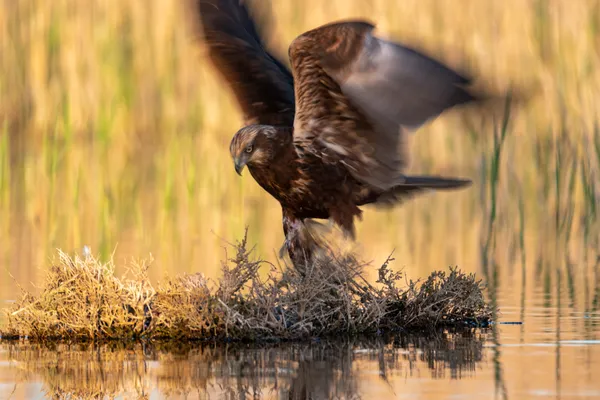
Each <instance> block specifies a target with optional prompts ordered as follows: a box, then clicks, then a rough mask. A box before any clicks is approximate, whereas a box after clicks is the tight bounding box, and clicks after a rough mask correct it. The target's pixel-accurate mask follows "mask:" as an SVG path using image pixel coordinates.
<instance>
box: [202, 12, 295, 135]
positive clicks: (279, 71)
mask: <svg viewBox="0 0 600 400" xmlns="http://www.w3.org/2000/svg"><path fill="white" fill-rule="evenodd" d="M193 1H194V8H195V14H196V15H197V18H198V20H199V22H200V24H199V25H200V26H199V28H200V29H199V33H200V36H201V39H202V41H203V42H204V44H205V46H206V48H207V50H208V55H209V58H210V60H211V61H212V63H213V65H214V66H215V69H216V70H217V71H219V73H220V74H221V76H222V77H223V78H224V79H225V80H226V81H227V83H228V84H229V86H230V87H231V89H232V90H233V93H234V95H235V98H236V100H237V102H238V104H239V106H240V108H241V109H242V112H243V113H244V117H245V120H246V123H247V124H250V123H258V124H268V125H285V126H292V124H293V120H294V112H295V104H294V82H293V77H292V74H291V72H290V71H289V69H288V68H286V67H285V65H284V64H283V62H281V61H280V60H279V59H278V58H277V57H275V56H274V55H273V53H271V52H269V51H268V50H267V49H266V46H265V45H264V43H263V41H262V39H261V36H260V34H259V29H258V26H257V23H256V22H255V21H254V20H253V19H252V17H251V15H250V10H249V9H248V7H247V5H246V2H244V1H242V0H193ZM263 25H264V24H263ZM262 28H263V29H262V30H263V31H264V30H265V26H262Z"/></svg>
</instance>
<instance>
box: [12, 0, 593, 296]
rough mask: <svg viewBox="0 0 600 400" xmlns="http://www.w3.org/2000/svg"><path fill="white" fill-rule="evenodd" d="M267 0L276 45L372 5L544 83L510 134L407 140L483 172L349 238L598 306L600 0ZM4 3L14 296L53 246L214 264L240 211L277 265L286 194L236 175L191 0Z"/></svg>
mask: <svg viewBox="0 0 600 400" xmlns="http://www.w3.org/2000/svg"><path fill="white" fill-rule="evenodd" d="M269 3H272V12H273V14H274V18H273V23H274V26H273V29H274V31H273V36H272V37H269V38H268V41H269V43H271V44H272V45H273V46H274V47H275V48H276V49H277V50H278V51H279V52H280V53H281V54H287V45H288V44H289V43H290V41H291V40H292V39H293V38H294V37H295V36H296V35H298V34H300V33H302V32H304V31H306V30H308V29H310V28H314V27H316V26H318V25H320V24H323V23H326V22H330V21H333V20H336V19H340V18H347V17H365V18H368V19H370V20H372V21H374V22H376V23H377V25H378V30H379V32H380V33H381V34H382V35H385V36H388V37H391V38H393V39H395V40H398V41H401V42H403V43H406V44H408V45H412V46H417V47H420V48H423V49H424V50H426V51H427V52H429V53H431V54H433V55H439V57H441V58H443V59H445V60H449V61H450V62H452V61H454V62H455V63H456V64H457V65H461V64H466V65H467V66H468V67H469V68H471V69H472V70H473V71H474V72H475V76H476V78H477V79H479V80H480V81H482V82H485V83H486V84H487V85H490V86H492V87H494V88H506V87H508V86H510V85H515V86H517V87H518V86H520V85H522V86H523V87H535V88H536V95H535V97H533V98H532V99H530V101H529V102H528V103H527V104H526V106H525V107H522V108H519V109H517V110H516V111H515V112H513V113H512V114H511V118H510V121H509V125H508V129H507V130H506V137H505V140H504V141H503V142H500V141H499V139H497V143H495V141H494V138H495V137H496V138H499V137H500V136H501V133H500V128H499V126H500V125H501V121H497V124H496V125H495V126H496V128H494V127H493V126H492V124H489V123H488V124H482V125H481V126H480V127H475V129H471V130H467V131H465V130H464V129H463V126H462V125H461V124H459V121H458V120H457V118H455V117H454V116H453V115H452V114H450V115H448V116H443V117H441V118H439V119H438V120H436V121H435V122H433V123H432V124H429V125H427V126H425V127H424V128H422V129H421V130H420V131H419V132H418V134H417V135H416V136H414V140H413V141H412V144H411V146H412V149H413V150H414V152H413V155H412V157H413V159H412V165H411V172H414V173H436V174H446V175H451V174H452V175H454V174H455V175H458V176H462V177H469V178H472V179H473V180H474V185H473V186H472V187H471V188H470V189H468V190H465V191H460V192H449V193H436V194H426V195H423V196H420V197H418V198H416V199H414V200H411V201H410V202H408V203H406V204H405V205H403V206H401V207H397V208H395V209H393V210H387V211H382V210H372V209H368V211H367V212H366V213H365V215H364V221H363V222H362V223H360V224H359V226H358V242H357V246H358V249H359V251H360V252H361V254H362V255H363V257H364V258H365V259H366V260H367V261H371V260H373V261H374V262H375V263H380V262H383V261H384V260H385V258H386V256H387V255H388V254H389V253H390V252H391V251H392V250H393V251H394V256H395V257H396V262H395V264H394V266H395V267H396V268H404V269H405V271H406V272H407V274H408V276H409V277H410V278H418V277H422V276H424V275H425V274H427V273H428V272H429V271H431V270H434V269H440V268H446V267H447V266H449V265H458V266H460V267H461V268H462V269H464V270H467V271H474V272H478V273H482V274H483V275H484V276H485V277H487V278H488V279H491V277H495V278H497V279H496V280H497V281H499V282H507V283H508V288H509V289H510V288H512V287H517V286H518V285H522V286H523V289H526V288H529V289H528V290H535V288H537V287H538V286H540V285H541V284H543V286H544V288H545V289H547V290H550V288H551V287H553V286H554V285H555V284H556V281H557V279H560V276H561V275H560V274H561V273H562V272H561V273H559V274H558V275H557V274H556V273H555V271H556V270H557V269H558V270H559V271H563V272H564V276H566V277H567V279H565V280H563V281H562V282H563V283H562V284H569V285H571V286H570V287H572V288H575V287H584V286H585V288H586V292H585V293H586V295H585V296H577V297H575V296H574V297H573V301H575V302H577V303H579V304H581V305H585V306H586V307H587V306H588V305H591V304H592V303H593V298H594V293H593V290H592V289H590V288H588V286H589V285H590V284H591V285H592V287H593V284H594V282H596V281H597V279H598V273H597V266H596V258H597V254H596V250H597V248H598V239H599V233H600V229H599V225H598V223H597V218H596V205H597V198H598V193H597V188H596V181H597V178H598V176H599V174H600V164H599V161H600V126H599V125H598V120H599V119H598V112H599V111H600V108H599V107H598V103H597V102H596V98H597V97H598V95H599V94H600V68H598V66H599V65H600V59H599V56H600V51H599V49H600V33H599V29H600V1H597V0H582V1H573V2H567V1H559V0H504V1H502V2H498V1H493V0H461V1H457V0H403V1H402V2H397V1H391V0H373V1H359V0H331V1H327V2H324V1H317V0H303V1H278V2H275V1H274V2H269ZM0 4H1V7H0V238H1V240H0V265H1V266H2V267H3V268H2V269H0V277H1V282H2V283H0V291H2V293H3V296H2V297H3V298H14V296H16V295H17V291H16V290H17V289H16V286H15V284H14V282H13V280H12V279H10V277H11V276H13V277H14V278H15V279H16V280H17V281H18V282H19V283H21V284H24V285H26V284H28V283H29V282H39V280H40V278H41V277H42V276H43V271H44V266H46V265H48V264H49V262H50V259H51V257H52V256H53V255H54V254H55V249H56V248H60V249H63V250H65V251H68V252H73V251H78V252H79V251H81V249H82V248H83V246H85V245H88V246H90V248H91V249H92V252H93V253H95V254H99V255H100V256H101V257H103V258H105V259H106V258H108V257H111V256H112V255H113V254H114V257H115V261H116V263H117V264H123V262H122V261H126V260H128V259H131V258H140V257H141V258H146V257H148V256H149V255H150V254H151V255H152V257H153V258H154V259H155V263H154V266H153V267H152V269H151V271H152V273H153V276H154V277H155V278H160V277H162V276H163V275H164V274H176V273H181V272H196V271H201V272H203V273H205V274H206V275H208V276H211V277H215V276H216V275H217V274H218V272H219V265H220V264H219V263H220V260H222V259H223V257H224V250H223V247H224V246H225V242H224V241H225V240H227V241H235V240H236V239H239V238H241V237H242V235H243V231H244V227H245V226H246V225H247V226H249V240H250V243H255V244H256V245H257V255H260V256H261V257H263V258H266V259H267V260H269V261H271V262H277V256H276V252H277V250H278V249H279V247H280V245H281V243H282V241H283V234H282V228H281V215H280V208H279V205H278V203H277V202H276V201H275V200H273V199H272V198H271V197H270V196H269V195H268V194H266V193H265V192H264V191H263V190H262V189H261V188H260V187H258V185H257V184H256V183H255V182H254V181H253V179H252V178H251V177H250V175H249V174H247V173H245V174H244V176H243V177H242V178H240V177H238V176H237V175H236V174H235V171H234V169H233V164H232V161H231V160H230V156H229V153H228V145H229V141H230V139H231V137H232V135H233V134H234V133H235V131H236V130H237V129H238V128H239V127H240V126H241V123H242V120H241V115H240V113H239V110H238V108H237V106H236V104H235V103H234V100H233V97H232V96H231V95H230V93H229V91H228V88H227V86H226V85H225V84H224V82H223V81H221V80H220V79H218V76H217V74H216V73H215V71H213V70H212V67H211V66H210V65H209V64H208V63H207V62H206V60H205V59H204V58H203V53H202V48H201V46H200V45H199V43H198V42H197V41H195V40H194V36H193V32H192V29H191V26H190V23H189V22H190V19H189V18H190V17H191V16H190V15H189V13H188V12H186V9H185V7H184V2H179V1H172V0H153V1H149V2H143V1H135V0H123V1H116V0H114V1H113V0H90V1H85V2H84V1H79V0H54V1H44V0H20V1H12V0H0ZM495 129H496V130H497V131H496V132H495ZM500 150H501V151H500ZM490 227H491V228H490ZM488 238H491V240H489V241H488ZM486 243H489V244H490V245H489V246H488V247H487V248H486ZM492 273H493V274H492ZM557 277H558V278H557ZM496 280H495V281H496ZM596 286H597V285H596ZM515 301H518V300H515Z"/></svg>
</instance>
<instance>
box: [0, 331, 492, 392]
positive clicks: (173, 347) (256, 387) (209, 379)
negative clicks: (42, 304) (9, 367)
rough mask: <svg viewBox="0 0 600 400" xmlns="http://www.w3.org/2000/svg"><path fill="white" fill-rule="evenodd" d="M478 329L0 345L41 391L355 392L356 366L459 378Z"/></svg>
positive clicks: (475, 356) (477, 354) (469, 366)
mask: <svg viewBox="0 0 600 400" xmlns="http://www.w3.org/2000/svg"><path fill="white" fill-rule="evenodd" d="M483 343H484V336H482V335H477V334H475V333H473V332H471V331H463V332H455V333H449V332H438V333H435V334H433V335H428V336H412V335H403V336H399V337H395V338H391V339H389V340H383V339H380V340H370V341H363V340H359V339H351V340H350V339H349V340H345V341H335V342H319V343H315V342H313V343H304V344H279V345H270V346H264V347H254V348H248V347H246V346H242V345H231V344H230V345H219V346H214V345H201V344H193V343H189V342H188V343H181V342H177V343H174V342H171V343H169V342H163V343H160V344H154V343H152V342H148V343H137V344H132V343H129V344H126V343H123V342H120V343H111V344H105V345H101V346H98V345H93V344H70V345H69V344H47V343H46V344H32V343H28V344H23V343H20V344H3V345H0V349H1V350H2V351H3V352H6V353H7V355H8V357H9V358H10V359H12V360H14V362H15V363H16V364H17V366H18V367H19V368H20V369H21V370H22V371H23V372H22V376H21V378H20V379H18V380H17V382H18V381H20V380H30V379H32V378H33V377H34V376H39V377H41V378H42V380H43V382H44V391H45V392H46V395H47V396H48V397H54V398H58V397H61V398H65V397H69V396H75V397H78V398H80V397H81V398H103V397H105V396H106V397H114V396H119V395H121V396H123V395H125V397H129V398H131V397H132V396H135V395H137V396H138V397H139V398H148V396H149V394H150V392H151V391H152V390H155V389H158V390H159V391H160V392H161V393H162V394H164V395H167V396H168V395H176V394H188V395H194V394H198V395H200V396H201V398H203V397H209V396H208V395H209V394H213V396H212V397H214V394H216V393H220V394H222V395H225V397H226V398H240V396H242V395H254V394H259V393H262V394H263V395H266V394H269V395H272V396H273V397H280V398H290V399H306V398H342V397H343V398H357V397H359V396H360V393H359V392H358V385H357V380H358V378H362V379H368V377H364V376H363V377H360V375H361V371H363V372H368V371H373V370H374V371H378V372H379V376H380V378H382V379H384V380H386V381H391V380H392V379H393V378H394V376H396V375H402V376H405V375H407V374H409V375H412V374H413V373H417V374H421V373H422V371H423V370H426V369H428V370H429V371H430V373H431V377H432V378H433V379H440V378H445V377H447V376H448V375H449V376H450V377H451V378H453V379H460V378H462V377H463V376H465V375H468V374H470V373H472V372H473V371H475V367H476V364H477V363H478V362H480V361H481V360H482V354H483Z"/></svg>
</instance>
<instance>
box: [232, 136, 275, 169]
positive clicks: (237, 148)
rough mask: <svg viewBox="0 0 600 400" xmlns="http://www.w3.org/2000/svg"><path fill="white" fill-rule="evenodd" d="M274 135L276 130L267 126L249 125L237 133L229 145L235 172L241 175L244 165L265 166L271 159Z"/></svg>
mask: <svg viewBox="0 0 600 400" xmlns="http://www.w3.org/2000/svg"><path fill="white" fill-rule="evenodd" d="M276 134H277V129H276V128H275V127H272V126H269V125H249V126H246V127H244V128H242V129H240V130H239V131H237V132H236V134H235V135H234V136H233V139H232V140H231V144H230V145H229V151H230V153H231V157H232V158H233V162H234V164H235V172H237V173H238V175H241V174H242V170H243V169H244V167H245V166H246V165H248V166H258V165H266V164H267V163H268V161H270V160H271V158H272V157H273V153H274V146H273V141H274V139H275V138H276Z"/></svg>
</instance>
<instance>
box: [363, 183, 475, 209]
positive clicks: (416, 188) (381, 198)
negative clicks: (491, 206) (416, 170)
mask: <svg viewBox="0 0 600 400" xmlns="http://www.w3.org/2000/svg"><path fill="white" fill-rule="evenodd" d="M470 185H471V181H470V180H469V179H461V178H444V177H439V176H406V177H405V179H404V182H403V183H402V184H400V185H398V186H394V187H393V188H391V189H389V190H386V191H385V192H383V193H378V194H372V195H370V196H368V198H367V199H365V200H366V201H365V202H364V203H363V204H369V203H375V204H376V205H377V206H383V207H385V206H392V205H396V204H398V203H402V202H404V201H405V200H408V199H409V198H412V197H414V196H416V195H418V194H421V193H424V192H427V191H430V190H456V189H461V188H464V187H467V186H470Z"/></svg>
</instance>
